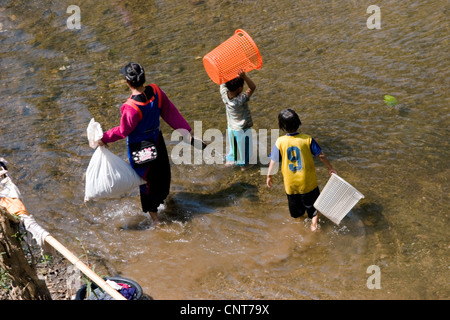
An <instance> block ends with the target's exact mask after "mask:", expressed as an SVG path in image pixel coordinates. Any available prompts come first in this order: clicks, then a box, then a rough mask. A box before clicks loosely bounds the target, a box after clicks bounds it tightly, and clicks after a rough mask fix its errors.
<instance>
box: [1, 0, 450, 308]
mask: <svg viewBox="0 0 450 320" xmlns="http://www.w3.org/2000/svg"><path fill="white" fill-rule="evenodd" d="M0 4H1V5H0V44H1V46H0V72H1V77H0V94H1V97H2V103H1V105H0V124H1V127H0V156H3V157H5V158H6V159H7V160H8V161H9V163H10V171H11V173H12V175H13V177H14V178H15V182H16V184H17V185H18V187H19V188H20V190H21V192H22V194H23V196H24V203H25V205H26V206H27V208H28V209H29V211H30V212H31V213H32V214H33V215H34V216H35V217H36V220H37V221H38V222H39V223H40V224H41V225H42V226H44V227H45V228H46V229H47V230H48V231H50V232H51V233H52V234H53V235H54V236H55V237H56V238H58V239H59V240H60V241H61V242H62V243H63V244H65V245H66V246H67V247H68V248H69V249H71V250H72V251H73V252H74V253H76V254H77V255H80V256H81V255H82V254H84V253H85V252H86V251H85V250H88V252H89V256H90V258H91V261H97V262H96V270H98V271H99V272H100V273H101V274H104V273H106V272H114V273H120V274H121V275H123V276H124V277H128V278H131V279H134V280H135V281H137V282H138V283H139V284H140V285H141V286H142V287H143V289H144V292H145V293H147V294H148V295H150V296H151V297H153V298H154V299H288V300H291V299H448V298H450V294H449V291H450V290H449V277H448V271H449V260H448V258H449V241H448V240H449V237H448V235H449V232H448V230H449V229H448V227H449V216H448V213H449V210H448V206H449V198H448V193H449V182H448V179H449V173H450V170H449V165H448V157H449V155H450V154H449V139H448V134H449V129H448V128H449V117H448V114H449V110H448V105H449V95H448V87H449V81H448V79H449V72H448V70H449V63H448V53H449V52H448V48H449V47H448V40H449V36H448V34H449V32H448V31H449V28H448V19H447V16H448V9H449V7H448V2H447V1H393V0H390V1H389V0H386V1H377V2H376V3H373V4H376V5H378V6H379V7H380V9H381V28H380V29H369V28H368V27H367V24H366V21H367V20H368V19H369V17H370V15H371V14H370V13H367V12H366V10H367V8H368V6H369V5H370V4H371V3H368V2H367V1H356V0H355V1H351V0H349V1H333V0H330V1H313V0H301V1H287V0H280V1H275V2H274V1H266V0H261V1H256V0H255V1H250V0H247V1H246V0H242V1H231V0H227V1H225V0H224V1H219V0H204V1H202V0H190V1H188V0H186V1H163V0H158V1H118V0H115V1H108V2H101V1H83V0H77V1H73V0H70V1H66V0H63V1H51V0H39V1H23V0H14V1H11V0H9V1H7V0H0ZM70 5H77V6H78V7H79V8H80V24H81V28H80V29H69V28H68V26H67V24H66V22H67V19H69V17H70V16H71V14H72V12H69V13H67V12H66V10H67V8H68V7H69V6H70ZM236 29H243V30H245V31H247V32H248V33H249V34H250V35H251V36H252V38H253V39H254V41H255V42H256V44H257V45H258V47H259V49H260V51H261V55H262V57H263V61H264V63H263V67H262V68H261V69H260V70H253V71H250V72H249V76H250V77H251V78H252V79H253V80H254V82H255V83H256V85H257V91H256V93H255V94H254V96H253V97H252V100H251V102H250V108H251V112H252V115H253V120H254V123H255V125H254V129H255V130H256V131H257V132H260V130H264V129H266V130H268V132H269V137H270V133H271V132H275V131H273V129H277V115H278V112H279V111H280V110H281V109H283V108H286V107H292V108H294V109H296V110H297V112H298V113H299V115H300V118H301V120H302V122H303V125H302V127H301V129H302V131H303V132H306V133H308V134H310V135H312V136H313V137H314V138H315V139H316V140H317V141H318V142H319V144H320V145H321V147H322V148H323V150H324V151H325V153H326V154H327V155H328V157H329V159H330V161H331V162H332V164H333V165H334V167H335V168H336V169H337V171H338V173H339V174H340V176H341V177H343V178H344V179H345V180H347V181H348V182H350V183H351V184H352V185H353V186H355V187H356V188H357V189H358V190H359V191H360V192H361V193H363V194H364V196H365V198H364V199H362V200H361V201H359V202H358V204H357V205H356V206H355V207H354V208H353V210H352V211H351V212H350V213H349V214H348V215H347V217H345V218H344V219H343V220H342V222H341V223H340V225H338V226H337V225H334V224H333V223H332V222H331V221H329V220H328V219H327V218H325V217H323V216H322V217H321V218H320V221H319V230H318V232H315V233H312V232H311V231H310V230H309V224H310V221H309V220H308V219H306V220H305V219H303V218H300V219H298V220H294V219H292V218H290V216H289V213H288V208H287V200H286V196H285V194H284V189H283V185H282V178H281V174H280V173H278V174H277V176H276V178H275V186H274V187H273V188H272V189H271V190H269V189H268V188H267V187H266V186H265V176H264V175H262V174H261V170H262V169H264V167H265V164H262V163H259V164H258V165H257V166H255V167H253V168H251V169H248V170H246V171H241V170H239V169H234V168H228V167H225V166H223V165H221V164H206V163H203V164H173V165H172V186H171V195H170V196H169V198H168V199H167V202H166V203H165V205H164V206H163V207H161V208H160V217H161V220H162V222H163V223H162V225H160V226H158V227H153V225H152V223H151V220H150V217H149V216H148V215H146V214H143V213H142V212H141V210H140V201H139V196H138V193H137V190H136V191H135V192H133V193H131V194H130V195H129V196H124V197H122V198H120V199H108V200H106V199H99V200H95V201H90V202H88V203H84V201H83V200H84V186H85V183H84V179H85V178H84V175H85V172H86V169H87V166H88V164H89V161H90V158H91V156H92V154H93V149H91V148H90V147H89V145H88V142H87V139H86V128H87V125H88V123H89V121H90V119H91V118H95V120H96V121H98V122H99V123H100V124H101V125H102V127H103V129H104V130H106V129H109V128H111V127H113V126H116V125H118V124H119V119H120V106H121V104H122V103H123V102H124V101H125V99H126V98H127V97H128V95H129V91H128V88H127V87H126V85H125V84H124V81H123V80H122V78H121V76H120V73H119V70H120V67H121V66H123V65H124V64H126V63H127V62H129V61H137V62H140V63H141V64H143V65H144V66H145V68H146V74H147V79H148V82H154V83H157V84H158V85H159V86H160V87H161V88H162V89H163V90H164V91H165V92H166V93H167V95H168V96H169V97H170V99H171V100H172V101H173V102H174V103H175V105H177V107H178V108H179V110H180V111H181V112H182V114H183V115H184V116H185V118H186V119H187V120H188V121H189V122H190V123H191V125H192V126H193V124H194V121H198V122H197V124H199V123H200V124H201V126H202V132H205V131H207V130H208V129H217V130H220V131H221V132H222V133H223V134H225V130H226V116H225V110H224V106H223V104H222V102H221V99H220V95H219V91H218V86H217V85H216V84H214V83H213V82H212V81H211V80H210V79H209V78H208V76H207V74H206V72H205V70H204V68H203V64H202V57H203V56H204V55H205V54H207V53H208V52H209V51H210V50H212V49H214V48H215V47H216V46H217V45H219V44H220V43H222V42H223V41H225V40H226V39H227V38H228V37H230V36H231V35H232V34H233V33H234V31H235V30H236ZM387 94H389V95H392V96H394V97H396V98H397V100H398V102H399V103H398V104H397V105H395V106H393V107H389V106H387V105H386V104H385V103H384V101H383V99H384V96H385V95H387ZM197 127H198V126H197ZM162 130H163V132H164V136H165V139H166V141H167V144H168V148H169V152H171V150H173V148H174V146H175V145H177V142H176V141H172V140H171V134H172V130H171V128H170V127H169V126H167V125H165V124H163V126H162ZM196 134H197V135H201V132H200V133H199V130H197V132H196ZM270 144H271V143H270V139H269V138H268V142H267V147H268V148H270V147H271V145H270ZM110 150H111V151H113V152H114V153H116V154H117V155H119V156H121V157H122V158H123V159H126V148H125V141H119V142H116V143H114V144H112V145H111V147H110ZM316 165H317V172H318V181H319V186H320V187H321V188H323V186H324V185H325V184H326V182H327V179H328V175H327V170H326V168H325V167H324V165H323V164H322V163H320V161H317V162H316ZM83 248H84V249H83ZM102 262H103V263H102ZM104 265H105V266H106V267H104ZM371 266H375V267H378V268H379V272H377V271H373V272H372V271H371V270H373V269H371ZM372 276H373V277H372ZM369 277H370V278H369ZM378 280H379V282H377V281H378ZM368 282H369V285H368ZM376 283H379V284H380V287H375V288H373V286H371V285H370V284H376ZM371 288H372V289H371Z"/></svg>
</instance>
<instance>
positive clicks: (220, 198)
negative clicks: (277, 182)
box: [162, 182, 258, 223]
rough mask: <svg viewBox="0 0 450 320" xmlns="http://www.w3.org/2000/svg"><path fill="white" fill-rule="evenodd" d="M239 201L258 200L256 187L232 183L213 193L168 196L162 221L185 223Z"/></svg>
mask: <svg viewBox="0 0 450 320" xmlns="http://www.w3.org/2000/svg"><path fill="white" fill-rule="evenodd" d="M240 199H247V200H250V201H257V200H258V187H257V186H255V185H252V184H249V183H245V182H237V183H234V184H232V185H230V186H228V187H226V188H224V189H221V190H219V191H217V192H214V193H209V194H208V193H207V194H203V193H192V192H178V193H175V194H172V195H169V198H168V199H167V200H166V205H165V209H164V210H163V218H162V219H163V221H164V222H166V223H167V222H171V221H179V222H187V221H189V220H191V219H192V218H193V217H194V216H195V215H198V214H210V213H214V212H216V209H218V208H222V207H228V206H234V205H236V202H237V201H239V200H240Z"/></svg>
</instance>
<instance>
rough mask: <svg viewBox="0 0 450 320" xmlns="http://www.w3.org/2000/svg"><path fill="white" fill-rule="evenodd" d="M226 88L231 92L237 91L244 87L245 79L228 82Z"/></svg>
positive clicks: (238, 78)
mask: <svg viewBox="0 0 450 320" xmlns="http://www.w3.org/2000/svg"><path fill="white" fill-rule="evenodd" d="M225 86H226V87H227V89H228V90H230V91H231V92H233V91H236V90H237V89H239V88H240V87H243V86H244V79H243V78H241V77H237V78H234V79H232V80H230V81H228V82H227V83H225Z"/></svg>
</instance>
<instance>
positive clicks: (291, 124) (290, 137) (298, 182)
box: [267, 109, 337, 231]
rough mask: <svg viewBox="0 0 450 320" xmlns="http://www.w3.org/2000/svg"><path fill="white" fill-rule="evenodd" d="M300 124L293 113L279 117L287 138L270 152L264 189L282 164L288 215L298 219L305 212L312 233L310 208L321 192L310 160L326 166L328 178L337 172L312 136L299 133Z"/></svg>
mask: <svg viewBox="0 0 450 320" xmlns="http://www.w3.org/2000/svg"><path fill="white" fill-rule="evenodd" d="M301 124H302V123H301V121H300V118H299V117H298V115H297V113H296V112H295V111H294V110H292V109H284V110H282V111H281V112H280V114H279V115H278V126H279V127H280V129H281V130H283V131H285V132H286V135H285V136H282V137H279V138H278V139H277V141H276V143H275V145H274V146H273V148H272V152H271V155H270V158H271V160H270V164H269V169H268V173H267V186H268V187H269V188H271V187H272V184H273V181H272V172H273V168H274V166H275V163H276V162H280V160H281V173H282V175H283V180H284V187H285V190H286V194H287V198H288V206H289V212H290V214H291V216H292V217H293V218H298V217H300V216H302V215H303V214H304V213H305V211H306V212H307V213H308V217H309V218H310V219H311V230H312V231H315V230H316V229H317V221H318V213H317V210H316V208H314V206H313V204H314V202H315V201H316V199H317V198H318V197H319V194H320V192H319V187H318V185H317V177H316V168H315V165H314V159H313V156H318V157H319V159H320V160H321V161H322V162H323V163H324V164H325V165H326V166H327V168H328V172H329V174H330V175H331V173H337V172H336V170H334V168H333V166H332V165H331V163H330V161H329V160H328V158H327V157H326V156H325V154H324V153H323V151H322V149H321V148H320V146H319V145H318V144H317V142H316V141H315V140H314V139H313V138H312V137H311V136H309V135H307V134H303V133H299V132H298V128H299V127H300V125H301Z"/></svg>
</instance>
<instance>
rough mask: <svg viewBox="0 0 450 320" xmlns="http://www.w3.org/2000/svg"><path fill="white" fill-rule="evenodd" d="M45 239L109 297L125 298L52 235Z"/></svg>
mask: <svg viewBox="0 0 450 320" xmlns="http://www.w3.org/2000/svg"><path fill="white" fill-rule="evenodd" d="M45 241H46V242H47V243H48V244H50V245H51V246H52V247H53V248H55V249H56V250H58V251H59V252H60V253H61V254H62V255H63V256H64V257H66V258H67V259H68V260H69V261H70V262H71V263H72V264H74V265H75V267H77V268H78V269H80V271H81V272H83V273H84V274H85V275H86V276H88V277H89V278H90V279H91V280H92V281H94V282H95V283H96V284H97V285H98V286H99V287H100V288H102V289H103V290H105V291H106V292H107V293H108V294H109V295H110V296H111V297H113V298H114V299H116V300H127V299H126V298H125V297H124V296H123V295H121V294H120V293H119V292H118V291H117V290H115V289H114V288H112V287H111V286H110V285H109V284H107V283H106V281H105V280H103V279H102V278H100V277H99V276H98V275H97V274H96V273H95V272H94V271H92V270H91V269H90V268H89V267H88V266H87V265H86V264H84V263H83V262H82V261H81V260H80V259H79V258H77V257H76V256H75V255H74V254H73V253H72V252H70V251H69V250H68V249H67V248H66V247H64V246H63V245H62V244H61V243H60V242H59V241H58V240H56V239H55V238H54V237H53V236H51V235H48V236H47V237H45Z"/></svg>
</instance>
